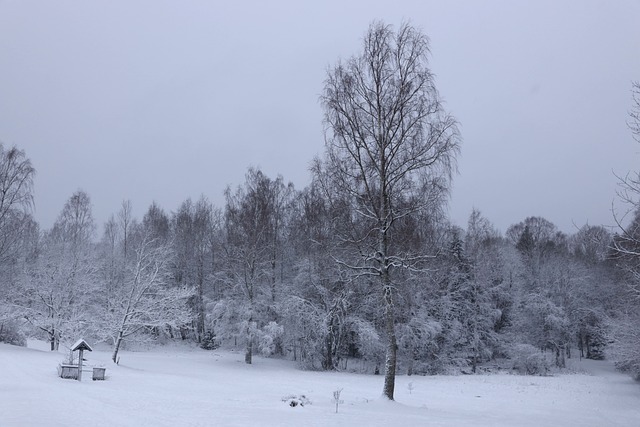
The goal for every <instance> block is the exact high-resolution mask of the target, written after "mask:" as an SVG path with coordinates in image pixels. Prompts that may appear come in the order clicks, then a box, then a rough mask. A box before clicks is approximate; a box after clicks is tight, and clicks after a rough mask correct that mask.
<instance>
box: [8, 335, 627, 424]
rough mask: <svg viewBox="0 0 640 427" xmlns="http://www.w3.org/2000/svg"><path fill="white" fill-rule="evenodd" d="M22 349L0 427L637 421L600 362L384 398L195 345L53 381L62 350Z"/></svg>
mask: <svg viewBox="0 0 640 427" xmlns="http://www.w3.org/2000/svg"><path fill="white" fill-rule="evenodd" d="M30 347H31V348H21V347H14V346H9V345H6V344H0V369H1V373H0V426H1V427H13V426H73V425H78V426H82V425H87V426H172V427H173V426H387V427H388V426H403V427H408V426H461V427H465V426H509V427H514V426H536V427H537V426H559V427H560V426H561V427H570V426H580V427H585V426H640V384H638V383H636V382H634V381H633V380H632V379H630V378H629V377H627V376H625V375H622V374H619V373H617V372H615V371H614V370H613V369H612V368H611V366H610V364H608V363H607V362H595V361H586V360H583V361H577V360H574V361H573V363H575V365H574V366H575V367H577V369H580V370H583V371H585V373H584V374H568V375H559V376H553V377H530V376H529V377H524V376H517V375H509V374H495V375H476V376H470V375H469V376H467V375H462V376H435V377H423V376H411V377H407V376H399V377H398V378H397V381H396V393H395V396H396V402H389V401H386V400H384V399H382V398H381V397H380V395H381V390H382V381H383V379H382V377H381V376H373V375H359V374H350V373H333V372H305V371H300V370H298V369H297V368H296V366H295V364H294V363H292V362H288V361H282V360H275V359H264V358H260V357H255V358H254V364H253V365H246V364H244V363H243V355H242V354H241V353H233V352H226V351H214V352H207V351H203V350H200V349H184V348H181V349H176V348H156V349H154V350H152V351H148V352H130V351H127V352H122V358H121V362H120V365H114V364H112V363H111V362H110V360H109V353H108V352H105V351H98V350H96V349H94V351H93V352H91V353H88V352H85V358H87V359H88V360H87V361H86V362H85V366H86V367H91V366H92V365H100V364H104V366H106V367H107V371H106V374H107V379H106V381H92V380H91V373H90V372H89V371H85V373H84V374H83V381H82V382H78V381H74V380H68V379H61V378H59V377H58V376H57V372H56V366H57V365H58V363H59V362H60V361H62V359H63V358H64V354H62V353H52V352H49V351H46V349H45V347H44V345H43V344H42V343H37V342H30ZM33 347H35V348H33ZM409 383H412V387H409ZM339 388H342V389H343V391H342V395H341V399H342V400H343V401H344V403H343V404H341V405H340V407H339V413H337V414H336V413H335V403H334V400H333V391H334V390H337V389H339ZM410 388H411V390H410ZM289 395H297V396H300V395H304V396H306V398H308V399H309V400H310V401H311V403H310V404H307V405H305V406H304V407H300V406H298V407H291V406H289V405H288V404H287V403H286V402H283V401H282V399H283V398H284V397H287V396H289Z"/></svg>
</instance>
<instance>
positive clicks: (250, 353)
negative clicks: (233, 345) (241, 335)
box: [244, 334, 253, 365]
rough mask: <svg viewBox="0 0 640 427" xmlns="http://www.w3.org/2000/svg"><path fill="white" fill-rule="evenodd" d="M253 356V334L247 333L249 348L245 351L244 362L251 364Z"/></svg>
mask: <svg viewBox="0 0 640 427" xmlns="http://www.w3.org/2000/svg"><path fill="white" fill-rule="evenodd" d="M252 356H253V340H252V339H251V334H247V348H246V349H245V351H244V363H246V364H247V365H251V359H252Z"/></svg>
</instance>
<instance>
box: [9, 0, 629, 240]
mask: <svg viewBox="0 0 640 427" xmlns="http://www.w3.org/2000/svg"><path fill="white" fill-rule="evenodd" d="M374 19H381V20H383V21H385V22H387V23H389V24H393V25H395V26H396V27H397V26H398V25H399V24H400V23H401V22H402V21H403V20H410V22H411V23H412V24H413V25H415V26H417V27H419V28H421V29H422V30H423V31H424V32H425V33H426V34H427V35H428V36H429V37H430V39H431V49H432V58H431V68H432V70H433V72H434V73H435V74H436V76H437V80H436V84H437V87H438V89H439V91H440V93H441V95H442V96H443V98H444V99H445V100H446V103H447V107H448V109H449V110H450V111H451V112H452V113H453V115H454V116H455V117H456V118H457V119H458V120H459V121H460V123H461V131H462V136H463V140H464V141H463V146H462V155H461V157H460V159H459V170H460V174H459V176H457V177H456V178H455V180H454V189H453V193H452V199H451V203H450V214H451V218H452V220H453V221H454V222H455V223H457V224H459V225H461V226H465V225H466V220H467V218H468V215H469V213H470V212H471V209H472V207H476V208H478V209H480V210H481V211H482V212H483V213H484V214H485V216H487V217H488V218H489V219H490V220H491V221H492V222H493V223H494V224H495V225H496V226H497V227H498V228H499V229H500V230H502V231H505V230H506V228H507V227H508V226H509V225H510V224H513V223H515V222H518V221H521V220H522V219H524V218H525V217H526V216H531V215H538V216H543V217H545V218H547V219H548V220H550V221H552V222H554V223H555V224H556V225H557V226H558V227H560V229H562V230H563V231H567V232H573V231H575V230H574V227H573V225H572V224H573V223H576V224H578V225H582V224H584V223H585V222H587V221H588V222H589V223H591V224H602V223H604V224H610V223H612V220H611V213H610V209H611V203H612V201H613V199H614V197H615V190H616V180H615V177H614V176H613V171H616V172H619V173H624V172H626V171H628V170H630V169H635V170H637V169H639V168H640V162H639V161H638V160H639V159H640V154H639V153H640V145H638V144H636V143H634V141H633V139H632V138H631V134H630V132H629V130H628V129H627V127H626V124H625V121H626V118H627V112H628V110H629V108H630V106H631V94H630V89H631V81H632V80H640V1H638V0H618V1H584V0H580V1H555V0H550V1H541V0H535V1H511V0H509V1H482V2H479V1H446V2H445V1H438V2H436V1H424V0H422V1H398V0H394V1H366V0H363V1H344V0H342V1H333V0H331V1H315V2H303V1H255V2H248V1H228V2H214V1H158V0H148V1H109V2H97V1H95V2H94V1H64V0H58V1H55V2H52V1H25V0H20V1H18V0H14V1H12V0H0V141H2V142H3V143H4V144H5V145H17V146H18V147H19V148H22V149H24V150H25V151H26V153H27V156H28V157H29V158H30V159H31V160H32V162H33V164H34V166H35V168H36V169H37V177H36V185H35V200H36V212H35V216H36V219H37V220H38V221H39V222H40V224H41V226H42V227H43V228H48V227H50V226H51V225H52V224H53V221H54V220H55V218H56V216H57V215H58V214H59V212H60V211H61V209H62V206H63V204H64V202H65V200H66V199H67V198H68V197H69V196H70V195H71V194H72V193H73V192H74V191H75V190H77V189H78V188H81V189H84V190H85V191H87V192H88V193H89V195H90V196H91V198H92V201H93V207H94V216H95V217H96V220H97V221H98V223H99V224H102V223H103V222H104V221H105V220H106V219H107V218H108V216H109V215H110V214H111V213H115V212H117V211H118V210H119V208H120V203H121V201H122V200H123V199H130V200H131V201H132V202H133V204H134V213H135V214H136V216H137V217H138V218H140V217H141V216H142V215H143V213H144V212H145V211H146V209H147V207H148V206H149V204H150V203H151V202H152V201H153V200H155V201H157V202H158V203H159V204H160V205H161V206H162V207H163V208H164V209H165V210H166V211H168V212H170V211H174V210H176V209H177V208H178V206H179V204H180V203H181V202H182V201H183V200H185V199H186V198H187V197H191V198H193V199H197V198H198V197H199V196H200V195H201V194H204V195H206V196H207V197H208V198H209V199H210V200H211V201H212V202H213V203H214V204H216V205H218V206H222V205H223V202H224V199H223V194H222V193H223V190H224V188H225V187H226V186H227V185H229V184H231V185H232V186H236V185H238V184H241V183H243V181H244V174H245V172H246V170H247V167H249V166H257V167H260V168H261V169H262V170H263V171H264V172H265V173H267V174H268V175H270V176H272V177H275V176H276V175H277V174H281V175H283V177H284V178H285V180H287V181H292V182H293V183H294V184H295V185H296V187H297V188H303V187H304V186H306V185H307V184H308V183H309V179H310V174H309V172H308V166H309V162H310V161H311V159H312V158H313V157H314V156H315V155H317V154H321V153H322V151H323V135H322V110H321V107H320V104H319V102H318V97H319V94H320V92H321V90H322V85H323V80H324V78H325V75H326V70H327V67H328V66H330V65H331V64H334V63H335V62H336V60H337V59H338V58H340V57H342V58H346V57H348V56H350V55H352V54H354V53H357V52H358V51H359V49H360V46H361V39H362V36H363V34H364V32H365V31H366V29H367V27H368V25H369V23H370V22H371V21H372V20H374Z"/></svg>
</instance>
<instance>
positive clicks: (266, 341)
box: [258, 322, 284, 357]
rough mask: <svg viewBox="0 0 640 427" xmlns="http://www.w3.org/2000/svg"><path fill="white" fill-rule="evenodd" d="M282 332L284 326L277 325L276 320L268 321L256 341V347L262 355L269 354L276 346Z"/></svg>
mask: <svg viewBox="0 0 640 427" xmlns="http://www.w3.org/2000/svg"><path fill="white" fill-rule="evenodd" d="M283 334H284V328H283V327H282V326H280V325H278V324H277V323H276V322H269V323H268V324H266V325H265V326H264V327H263V328H262V330H261V331H260V334H259V335H260V341H259V343H258V349H259V350H260V353H262V355H263V356H265V357H268V356H271V355H272V354H273V353H274V352H275V350H276V346H277V345H278V343H279V342H280V341H281V339H282V335H283Z"/></svg>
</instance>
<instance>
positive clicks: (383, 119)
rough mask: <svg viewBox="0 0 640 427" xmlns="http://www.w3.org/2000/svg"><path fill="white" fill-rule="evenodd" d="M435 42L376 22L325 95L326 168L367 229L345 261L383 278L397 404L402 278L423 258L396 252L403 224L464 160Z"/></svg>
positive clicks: (390, 389)
mask: <svg viewBox="0 0 640 427" xmlns="http://www.w3.org/2000/svg"><path fill="white" fill-rule="evenodd" d="M428 54H429V45H428V39H427V37H426V36H425V35H424V34H422V33H421V32H420V31H418V30H417V29H415V28H414V27H412V26H410V25H408V24H403V25H402V26H401V27H400V28H399V29H398V30H397V31H393V29H392V28H391V27H390V26H388V25H385V24H384V23H382V22H374V23H373V24H371V26H370V27H369V30H368V31H367V33H366V34H365V36H364V43H363V47H362V52H361V53H360V54H358V55H355V56H353V57H351V58H350V59H348V60H347V61H344V62H342V61H340V62H338V64H337V65H336V66H335V67H333V68H331V69H330V70H329V72H328V75H327V79H326V80H325V84H324V90H323V93H322V96H321V100H322V105H323V108H324V120H325V124H326V133H327V136H326V157H325V160H324V161H323V162H322V163H321V164H318V165H317V167H316V169H317V170H321V169H324V170H325V171H326V174H327V176H328V178H329V179H328V182H329V183H330V185H331V186H333V187H334V188H336V189H338V191H340V192H341V193H342V194H343V195H344V198H345V199H346V200H348V202H349V203H350V205H351V209H352V212H353V215H354V216H355V217H357V218H358V221H359V222H360V223H361V225H360V226H359V227H356V228H352V229H351V230H350V232H349V233H345V234H343V236H342V238H343V239H344V242H345V244H351V245H352V246H353V247H354V248H357V249H356V250H357V251H359V253H360V254H361V256H360V257H359V259H358V262H356V263H351V262H350V261H345V260H340V262H341V263H342V264H343V265H344V266H345V267H347V268H349V269H351V270H352V272H354V273H356V274H359V275H367V276H372V277H375V278H376V279H375V281H376V282H377V288H378V291H379V292H380V296H381V300H382V304H381V310H382V311H383V313H384V325H385V326H384V333H385V335H386V340H387V344H386V360H385V381H384V387H383V395H384V396H386V397H387V398H388V399H393V396H394V387H395V375H396V364H397V340H396V325H395V323H396V318H395V316H396V314H395V312H396V309H395V301H394V298H395V297H394V288H395V286H396V283H394V270H395V269H396V268H401V267H407V268H412V267H415V266H416V263H418V262H419V261H420V260H421V258H422V255H423V254H408V253H403V252H402V251H398V250H396V248H395V243H396V240H395V235H394V233H393V227H394V223H395V222H396V221H398V220H399V219H401V218H404V217H406V216H412V215H415V214H416V213H417V212H419V211H420V210H421V209H423V208H425V205H428V204H427V203H425V202H426V201H425V198H424V195H425V194H430V193H432V192H433V189H434V188H435V187H436V186H438V188H442V189H444V188H446V182H447V178H448V177H449V176H450V173H451V171H452V170H453V168H454V160H455V155H456V153H457V152H458V144H459V137H458V129H457V124H456V121H455V120H454V118H453V117H451V116H450V115H449V114H447V113H446V112H445V110H444V108H443V106H442V102H441V100H440V97H439V95H438V92H437V90H436V87H435V83H434V78H433V74H432V73H431V71H430V69H429V66H428Z"/></svg>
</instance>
